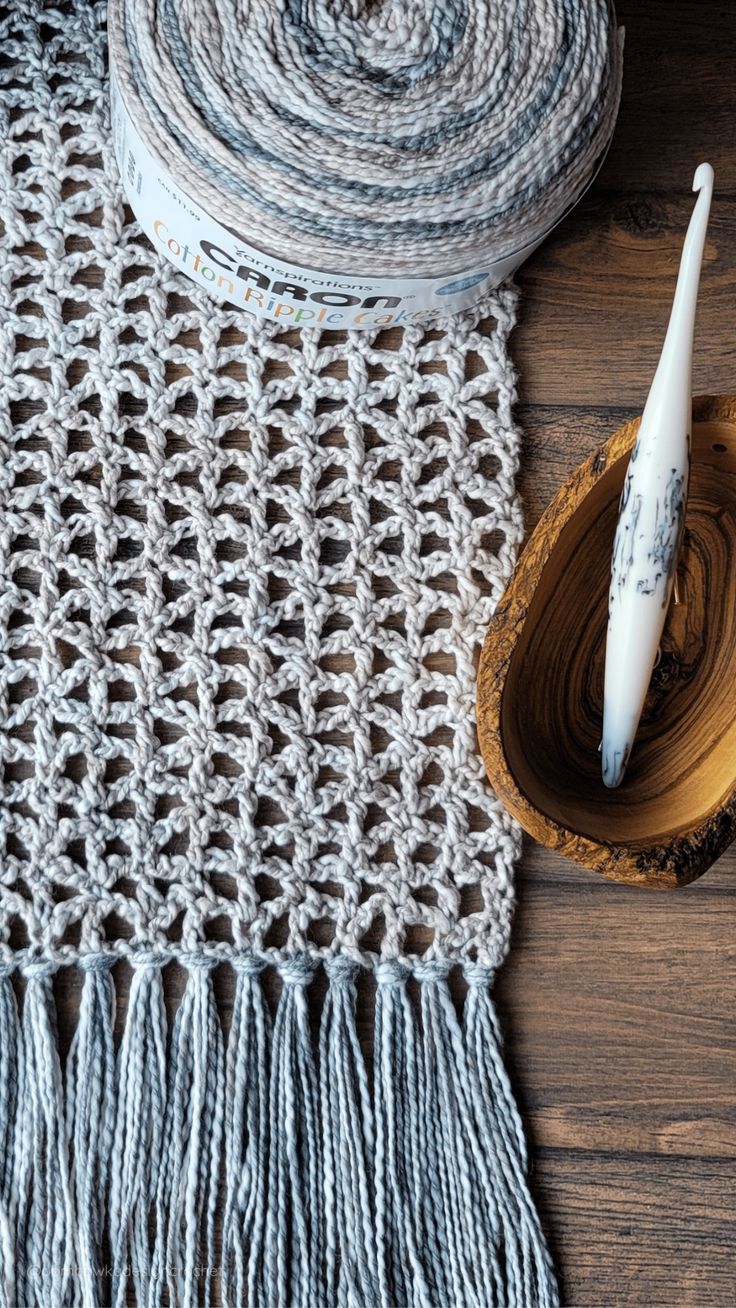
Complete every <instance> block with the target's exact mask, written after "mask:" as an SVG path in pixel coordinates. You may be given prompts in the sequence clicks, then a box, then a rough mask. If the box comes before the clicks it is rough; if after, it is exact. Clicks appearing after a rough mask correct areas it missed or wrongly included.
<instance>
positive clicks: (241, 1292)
mask: <svg viewBox="0 0 736 1308" xmlns="http://www.w3.org/2000/svg"><path fill="white" fill-rule="evenodd" d="M235 969H236V982H235V1002H234V1004H233V1017H232V1025H231V1027H230V1039H229V1041H228V1048H227V1064H226V1072H225V1141H224V1148H225V1195H224V1214H223V1223H222V1288H221V1295H222V1302H223V1308H240V1306H241V1305H243V1304H262V1303H265V1302H266V1299H265V1265H264V1263H265V1216H266V1192H267V1188H268V1172H267V1160H268V1139H269V1093H268V1087H269V1071H268V1069H269V1064H270V1042H271V1020H270V1017H269V1013H268V1009H267V1007H266V1001H265V998H264V994H263V987H262V985H261V983H260V979H259V978H260V973H261V972H262V970H263V964H262V963H261V962H260V961H259V960H258V959H250V958H243V959H238V960H237V962H236V963H235Z"/></svg>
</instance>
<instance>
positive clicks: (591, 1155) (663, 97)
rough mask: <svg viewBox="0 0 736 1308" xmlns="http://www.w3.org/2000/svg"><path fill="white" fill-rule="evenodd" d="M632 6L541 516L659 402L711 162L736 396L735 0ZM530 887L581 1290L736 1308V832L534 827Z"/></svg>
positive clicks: (535, 438)
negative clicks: (587, 857) (655, 845)
mask: <svg viewBox="0 0 736 1308" xmlns="http://www.w3.org/2000/svg"><path fill="white" fill-rule="evenodd" d="M617 7H618V13H619V18H620V21H621V22H622V23H623V24H624V25H625V27H626V46H625V78H624V94H623V101H622V107H621V113H620V118H619V124H618V128H617V132H616V136H615V139H614V143H613V145H612V147H611V151H610V154H609V157H608V159H607V161H606V163H605V165H604V167H603V169H602V171H601V174H600V177H599V178H598V180H597V182H596V184H595V185H594V187H593V188H592V189H591V191H590V193H589V195H588V196H587V197H586V198H585V199H584V200H583V202H582V204H581V205H580V206H579V207H578V209H577V210H576V211H575V213H574V214H573V215H572V216H571V217H570V218H569V219H568V220H567V221H566V222H565V224H564V225H563V226H562V227H561V228H560V229H559V230H558V231H557V232H556V233H555V234H554V235H553V237H552V239H551V240H549V241H548V242H547V243H546V245H545V246H544V247H543V248H542V249H541V250H540V251H538V253H537V254H536V255H535V256H534V257H533V259H532V260H531V261H530V262H529V264H528V265H527V266H526V268H525V269H524V270H523V271H522V272H521V274H520V275H519V282H520V284H521V287H522V292H523V294H522V321H521V325H520V327H519V329H518V330H517V332H516V334H515V337H514V340H513V353H514V359H515V362H516V365H517V368H518V370H519V374H520V400H521V403H520V406H519V410H518V418H519V422H520V425H521V427H522V431H523V451H524V457H523V474H522V479H521V491H522V495H523V498H524V502H525V507H526V513H527V523H528V526H529V528H531V527H532V526H533V525H534V523H535V522H536V521H537V520H538V518H539V516H540V514H541V512H542V511H543V509H544V508H545V506H546V504H547V502H548V500H549V499H550V498H551V496H552V494H553V493H554V491H555V490H556V489H557V488H558V486H559V485H560V482H561V481H562V480H563V479H564V477H565V476H566V475H567V474H568V473H569V472H570V471H571V469H572V468H573V467H574V466H575V465H576V464H577V463H578V462H579V461H580V460H581V459H582V458H584V457H585V455H586V454H588V453H589V452H590V451H591V450H592V449H593V448H595V447H596V446H597V445H599V444H600V443H601V442H602V441H603V440H605V439H606V437H607V436H610V435H611V433H612V432H613V431H615V430H616V428H617V427H618V426H619V425H620V423H622V422H623V421H625V420H626V419H627V418H629V417H631V416H633V415H635V414H636V413H637V412H639V411H640V408H641V405H642V403H643V401H644V399H645V398H646V392H647V389H648V386H649V384H650V381H651V378H652V375H653V372H654V368H655V366H656V362H657V358H658V351H659V348H660V346H661V342H662V339H663V336H664V330H665V327H666V322H667V316H668V312H669V305H670V302H671V297H672V292H673V289H674V278H675V275H676V270H677V262H678V259H679V252H680V247H681V243H682V236H683V233H684V230H685V226H686V224H687V220H688V216H689V213H690V210H691V206H692V197H691V194H690V185H691V183H692V174H693V172H694V170H695V167H696V165H697V164H698V163H699V162H700V161H701V160H703V159H707V160H709V161H710V162H711V163H712V164H713V166H714V168H715V170H716V199H715V202H714V207H713V219H712V224H711V228H710V232H709V237H708V244H707V249H706V257H705V266H704V270H703V282H702V291H701V300H700V308H699V313H698V324H697V332H696V355H695V360H694V367H693V384H694V389H695V390H696V391H697V392H701V393H711V394H716V393H732V392H736V357H735V354H734V321H735V316H736V148H735V140H736V80H735V79H734V76H733V68H732V59H733V53H732V52H733V47H734V37H736V6H733V5H729V4H723V3H721V4H718V3H714V2H711V0H692V2H690V3H688V2H686V0H671V3H668V4H664V3H662V0H625V2H624V0H622V2H621V3H619V5H618V6H617ZM734 711H735V712H736V687H734ZM517 888H518V898H519V906H518V910H517V915H516V921H515V930H514V938H513V947H512V951H511V954H510V957H509V959H508V962H507V963H506V965H505V967H504V969H503V971H502V974H501V977H500V979H499V984H498V991H497V993H498V999H499V1003H500V1008H501V1015H502V1022H503V1026H504V1030H505V1032H506V1037H507V1052H508V1057H509V1063H510V1067H511V1071H512V1075H513V1077H514V1082H515V1085H516V1088H517V1091H518V1094H519V1098H520V1101H521V1104H522V1109H523V1111H524V1116H525V1121H526V1124H527V1127H528V1130H529V1134H530V1138H531V1142H532V1146H533V1148H532V1153H533V1158H534V1171H533V1181H532V1184H533V1189H534V1193H535V1196H536V1198H537V1201H538V1203H539V1206H540V1210H541V1212H542V1215H543V1219H544V1222H545V1226H546V1229H547V1232H548V1235H549V1238H550V1242H551V1245H552V1248H553V1253H554V1256H555V1259H556V1263H557V1267H558V1269H559V1272H560V1277H561V1282H562V1290H563V1303H564V1304H565V1305H567V1308H660V1305H661V1306H662V1308H664V1305H667V1308H732V1305H733V1304H734V1303H736V1250H735V1249H734V1237H735V1236H736V1219H735V1218H734V1210H735V1208H736V1179H735V1178H736V1076H735V1070H736V1027H735V1026H734V1012H735V1011H736V954H735V951H734V938H735V934H736V852H734V849H733V848H732V849H731V850H730V851H729V852H728V853H727V854H726V855H725V856H724V857H723V858H722V859H721V860H720V862H719V863H718V864H717V865H716V867H714V868H713V869H712V870H711V871H710V872H709V873H708V874H707V875H706V876H705V877H704V878H703V880H701V881H700V882H698V883H696V884H695V885H693V886H690V887H688V888H687V889H685V890H681V891H679V892H675V893H671V894H657V893H656V892H648V891H643V890H638V889H634V888H629V887H625V886H621V885H616V884H613V883H608V882H605V881H603V880H601V879H597V878H594V877H593V876H592V874H591V875H588V874H587V873H586V872H585V871H583V870H582V869H578V868H576V867H574V866H573V865H572V864H570V863H567V862H565V861H564V860H563V859H561V858H559V857H557V856H556V855H553V854H551V853H549V852H548V851H546V850H543V849H540V848H539V847H538V846H535V845H533V843H532V842H531V841H525V844H524V854H523V857H522V863H521V867H520V870H519V875H518V878H517Z"/></svg>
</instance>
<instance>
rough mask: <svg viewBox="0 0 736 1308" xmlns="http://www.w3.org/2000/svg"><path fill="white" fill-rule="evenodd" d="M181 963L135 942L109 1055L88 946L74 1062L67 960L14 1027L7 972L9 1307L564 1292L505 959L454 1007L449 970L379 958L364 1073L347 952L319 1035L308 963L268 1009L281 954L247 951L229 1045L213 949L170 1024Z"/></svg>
mask: <svg viewBox="0 0 736 1308" xmlns="http://www.w3.org/2000/svg"><path fill="white" fill-rule="evenodd" d="M166 961H168V960H167V959H164V958H160V957H151V956H145V957H138V958H134V960H133V977H132V982H131V988H130V996H129V1001H128V1012H127V1016H126V1022H125V1027H124V1031H123V1034H122V1038H121V1041H120V1046H119V1049H118V1050H117V1053H116V1051H115V1045H114V1040H113V1030H114V1016H115V991H114V985H113V980H112V977H111V973H110V967H111V963H112V960H111V959H110V958H109V957H107V956H104V957H103V956H99V957H94V958H88V959H85V960H84V961H83V963H82V964H81V966H82V968H83V970H84V982H83V987H82V995H81V1001H80V1008H79V1017H78V1022H77V1029H76V1032H75V1035H74V1039H73V1042H72V1045H71V1048H70V1051H69V1055H68V1058H67V1063H66V1072H65V1076H64V1077H62V1071H61V1063H60V1059H59V1052H58V1041H57V1034H56V1014H55V1007H54V995H53V973H54V970H55V966H54V964H52V963H49V962H41V961H38V962H32V963H26V964H25V965H24V966H23V968H22V971H23V974H24V977H25V992H24V996H23V1016H22V1020H21V1018H20V1016H19V1011H18V1005H17V1002H16V997H15V991H14V988H13V985H12V983H11V979H10V975H9V972H7V971H6V972H5V973H4V974H3V975H2V976H1V977H0V1308H64V1306H65V1305H69V1306H70V1308H103V1306H104V1308H107V1305H115V1308H122V1306H123V1305H125V1303H126V1301H127V1297H128V1295H129V1294H130V1292H131V1288H132V1291H133V1293H134V1295H135V1302H136V1304H137V1305H139V1308H159V1306H160V1305H164V1304H167V1303H168V1304H170V1305H177V1306H178V1305H181V1308H194V1306H195V1305H198V1304H203V1305H205V1308H209V1305H210V1304H217V1303H220V1304H222V1305H223V1308H242V1306H244V1305H247V1308H556V1306H557V1305H558V1303H559V1299H558V1294H557V1288H556V1284H555V1278H554V1273H553V1270H552V1267H551V1263H550V1260H549V1256H548V1253H547V1250H546V1247H545V1243H544V1239H543V1236H542V1233H541V1229H540V1226H539V1221H538V1218H537V1215H536V1212H535V1209H534V1205H533V1203H532V1201H531V1198H530V1195H529V1191H528V1188H527V1184H526V1179H525V1177H526V1150H525V1144H524V1138H523V1133H522V1128H521V1123H520V1120H519V1116H518V1113H517V1110H516V1107H515V1104H514V1099H513V1095H512V1092H511V1088H510V1085H509V1081H508V1078H507V1076H506V1073H505V1070H504V1067H503V1062H502V1058H501V1046H500V1036H499V1031H498V1025H497V1021H496V1016H495V1012H494V1008H493V1003H492V1000H491V997H490V992H489V991H490V982H491V979H492V974H491V972H490V970H489V969H487V968H485V967H480V966H467V967H466V968H465V969H464V971H465V977H466V981H467V984H468V993H467V996H466V999H465V1005H464V1013H463V1018H462V1021H461V1020H460V1019H459V1018H458V1016H457V1013H456V1009H455V1005H454V1002H453V999H452V997H451V995H450V991H449V988H448V972H449V970H450V969H449V965H445V964H443V963H441V962H420V963H418V964H415V965H413V966H412V967H411V968H410V967H409V966H408V965H404V964H403V963H398V962H383V963H380V964H378V965H377V967H376V968H375V979H376V982H377V986H376V1003H375V1030H374V1056H373V1065H372V1069H369V1068H368V1067H367V1066H366V1063H365V1060H364V1057H363V1054H362V1051H361V1047H360V1042H359V1038H358V1031H357V1026H356V1002H357V1000H356V979H357V976H358V973H359V971H360V968H359V966H358V965H357V964H356V963H354V962H352V961H351V960H350V959H348V958H345V957H334V958H331V959H329V960H328V961H326V962H325V963H324V964H323V967H324V973H325V978H326V982H327V990H326V995H325V998H324V1002H323V1004H322V1015H321V1020H320V1028H319V1033H318V1038H317V1040H316V1041H315V1040H314V1038H313V1032H312V1027H311V1024H310V1012H309V1003H308V991H309V987H310V985H311V983H312V981H313V978H314V975H315V972H316V970H317V964H316V963H315V962H313V961H311V960H309V959H307V958H293V959H290V960H288V961H283V962H281V963H280V964H278V968H279V971H280V973H281V980H282V992H281V997H280V999H279V1001H278V1005H277V1008H276V1014H275V1018H274V1019H273V1021H272V1020H271V1016H270V1012H269V1009H268V1006H267V1003H266V999H265V996H264V993H263V987H262V983H261V975H260V974H261V972H262V970H263V968H264V966H265V965H266V963H265V961H262V960H260V959H256V958H236V959H235V960H232V962H231V965H232V967H233V968H234V970H235V973H236V980H235V995H234V1006H233V1013H232V1022H231V1025H230V1030H229V1035H228V1038H227V1041H226V1040H225V1037H224V1035H223V1030H222V1026H221V1023H220V1017H219V1014H218V1010H217V1007H216V1003H215V996H214V991H213V986H212V976H211V970H212V967H213V966H214V961H215V960H214V959H209V958H206V957H202V956H200V955H194V956H188V955H187V956H179V957H178V958H177V961H178V962H179V963H181V964H182V965H183V966H184V967H185V968H186V969H187V972H188V976H187V982H186V986H185V989H184V994H183V996H182V999H181V1001H180V1004H179V1007H178V1010H177V1012H176V1015H175V1017H174V1020H173V1023H172V1028H171V1033H170V1036H169V1035H168V1032H167V1017H166V1010H165V1006H164V997H163V985H162V978H161V968H162V966H163V965H164V963H165V962H166ZM410 979H413V982H414V983H416V984H417V986H418V994H419V999H418V1003H417V1002H415V998H414V995H413V994H410V991H409V988H408V985H407V983H408V982H409V980H410ZM218 1210H219V1211H221V1212H222V1215H223V1216H222V1233H221V1241H218V1239H217V1237H216V1214H217V1212H218ZM220 1245H221V1253H220V1254H219V1256H218V1248H219V1246H220Z"/></svg>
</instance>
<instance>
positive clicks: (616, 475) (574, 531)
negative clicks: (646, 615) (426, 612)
mask: <svg viewBox="0 0 736 1308" xmlns="http://www.w3.org/2000/svg"><path fill="white" fill-rule="evenodd" d="M638 426H639V423H638V420H637V421H635V422H629V423H627V424H626V426H624V427H622V428H621V429H620V431H617V432H616V434H615V435H614V436H612V437H611V439H610V440H609V441H607V442H606V444H605V445H604V446H603V447H602V448H601V449H600V450H599V451H598V452H597V453H595V454H593V455H591V457H590V458H589V459H587V460H586V461H585V463H582V464H581V465H580V467H578V468H577V469H576V470H575V472H574V473H573V474H572V476H571V477H570V478H569V479H568V481H567V482H566V483H565V485H564V486H563V487H562V489H561V490H560V491H559V492H558V494H557V495H556V496H555V498H554V499H553V501H552V503H551V504H550V506H549V508H548V509H547V511H546V513H545V514H544V516H543V517H542V518H541V520H540V522H539V524H538V526H537V528H536V530H535V531H534V533H533V534H532V536H531V537H530V539H529V541H528V543H527V545H526V548H525V550H524V552H523V554H522V557H521V560H520V562H519V565H518V567H517V569H516V571H515V573H514V575H513V577H512V579H511V582H510V584H509V586H508V588H507V590H506V592H505V594H504V596H503V598H502V600H501V602H500V604H499V606H498V608H497V610H496V613H495V616H494V618H493V620H492V622H491V624H490V627H489V629H488V634H487V636H486V640H485V643H484V646H483V651H482V654H481V659H480V667H479V671H478V733H479V738H480V745H481V750H482V753H483V759H484V762H485V766H486V771H487V773H488V776H489V779H490V782H491V785H492V786H493V788H494V790H495V791H496V793H497V795H498V796H499V798H500V799H501V800H502V801H503V803H504V804H505V805H506V807H507V808H508V809H509V810H510V811H511V813H513V814H514V816H515V817H516V818H517V819H518V820H519V822H520V823H521V825H522V827H523V828H524V829H525V830H526V831H528V832H529V834H530V835H532V836H534V837H535V839H536V840H539V841H540V842H541V843H542V844H544V845H548V846H550V848H552V849H556V850H559V852H560V853H562V854H565V855H567V856H568V857H569V858H572V859H575V860H577V862H579V863H583V864H584V865H585V866H586V867H588V868H592V869H593V870H594V871H596V872H602V873H603V874H604V875H605V876H608V877H613V878H615V879H617V880H619V881H627V882H631V883H634V884H638V885H644V886H653V887H657V888H661V889H670V888H673V887H676V886H681V885H685V884H687V882H689V881H693V880H694V879H695V878H696V877H699V876H702V874H703V873H704V872H705V871H706V870H707V869H708V868H709V867H710V865H711V864H712V863H713V862H714V861H715V859H717V858H718V857H719V855H720V854H722V853H723V851H724V849H725V848H726V846H727V845H728V844H729V843H730V841H731V840H733V838H734V836H735V835H736V397H730V396H729V397H724V396H717V397H702V398H699V399H696V400H695V401H694V402H693V443H692V471H691V478H690V495H689V499H688V506H687V515H686V519H685V537H684V543H683V548H682V554H681V557H680V561H679V566H678V572H677V577H678V591H679V600H680V602H679V603H673V604H672V605H671V607H670V611H669V614H668V617H667V624H666V627H665V632H664V636H663V639H662V647H661V649H662V652H661V658H660V661H659V663H658V666H657V667H656V669H655V672H654V675H653V678H652V683H651V686H650V689H649V694H648V696H647V701H646V704H645V707H644V713H643V715H642V719H641V724H640V727H639V732H638V734H637V737H636V741H635V744H634V748H633V750H632V754H631V759H630V762H629V765H628V768H627V771H626V775H625V778H624V781H623V783H622V785H621V786H620V787H619V788H618V789H616V790H608V789H607V788H606V787H605V786H604V785H603V782H602V780H601V764H600V754H599V752H598V746H599V743H600V739H601V725H602V720H603V667H604V656H605V635H606V623H607V601H608V585H609V574H610V566H611V550H612V546H613V537H614V531H615V527H616V519H617V513H618V501H619V496H620V493H621V488H622V486H623V481H624V474H625V471H626V467H627V463H628V456H629V452H630V450H631V447H632V445H633V443H634V440H635V437H636V432H637V429H638Z"/></svg>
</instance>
